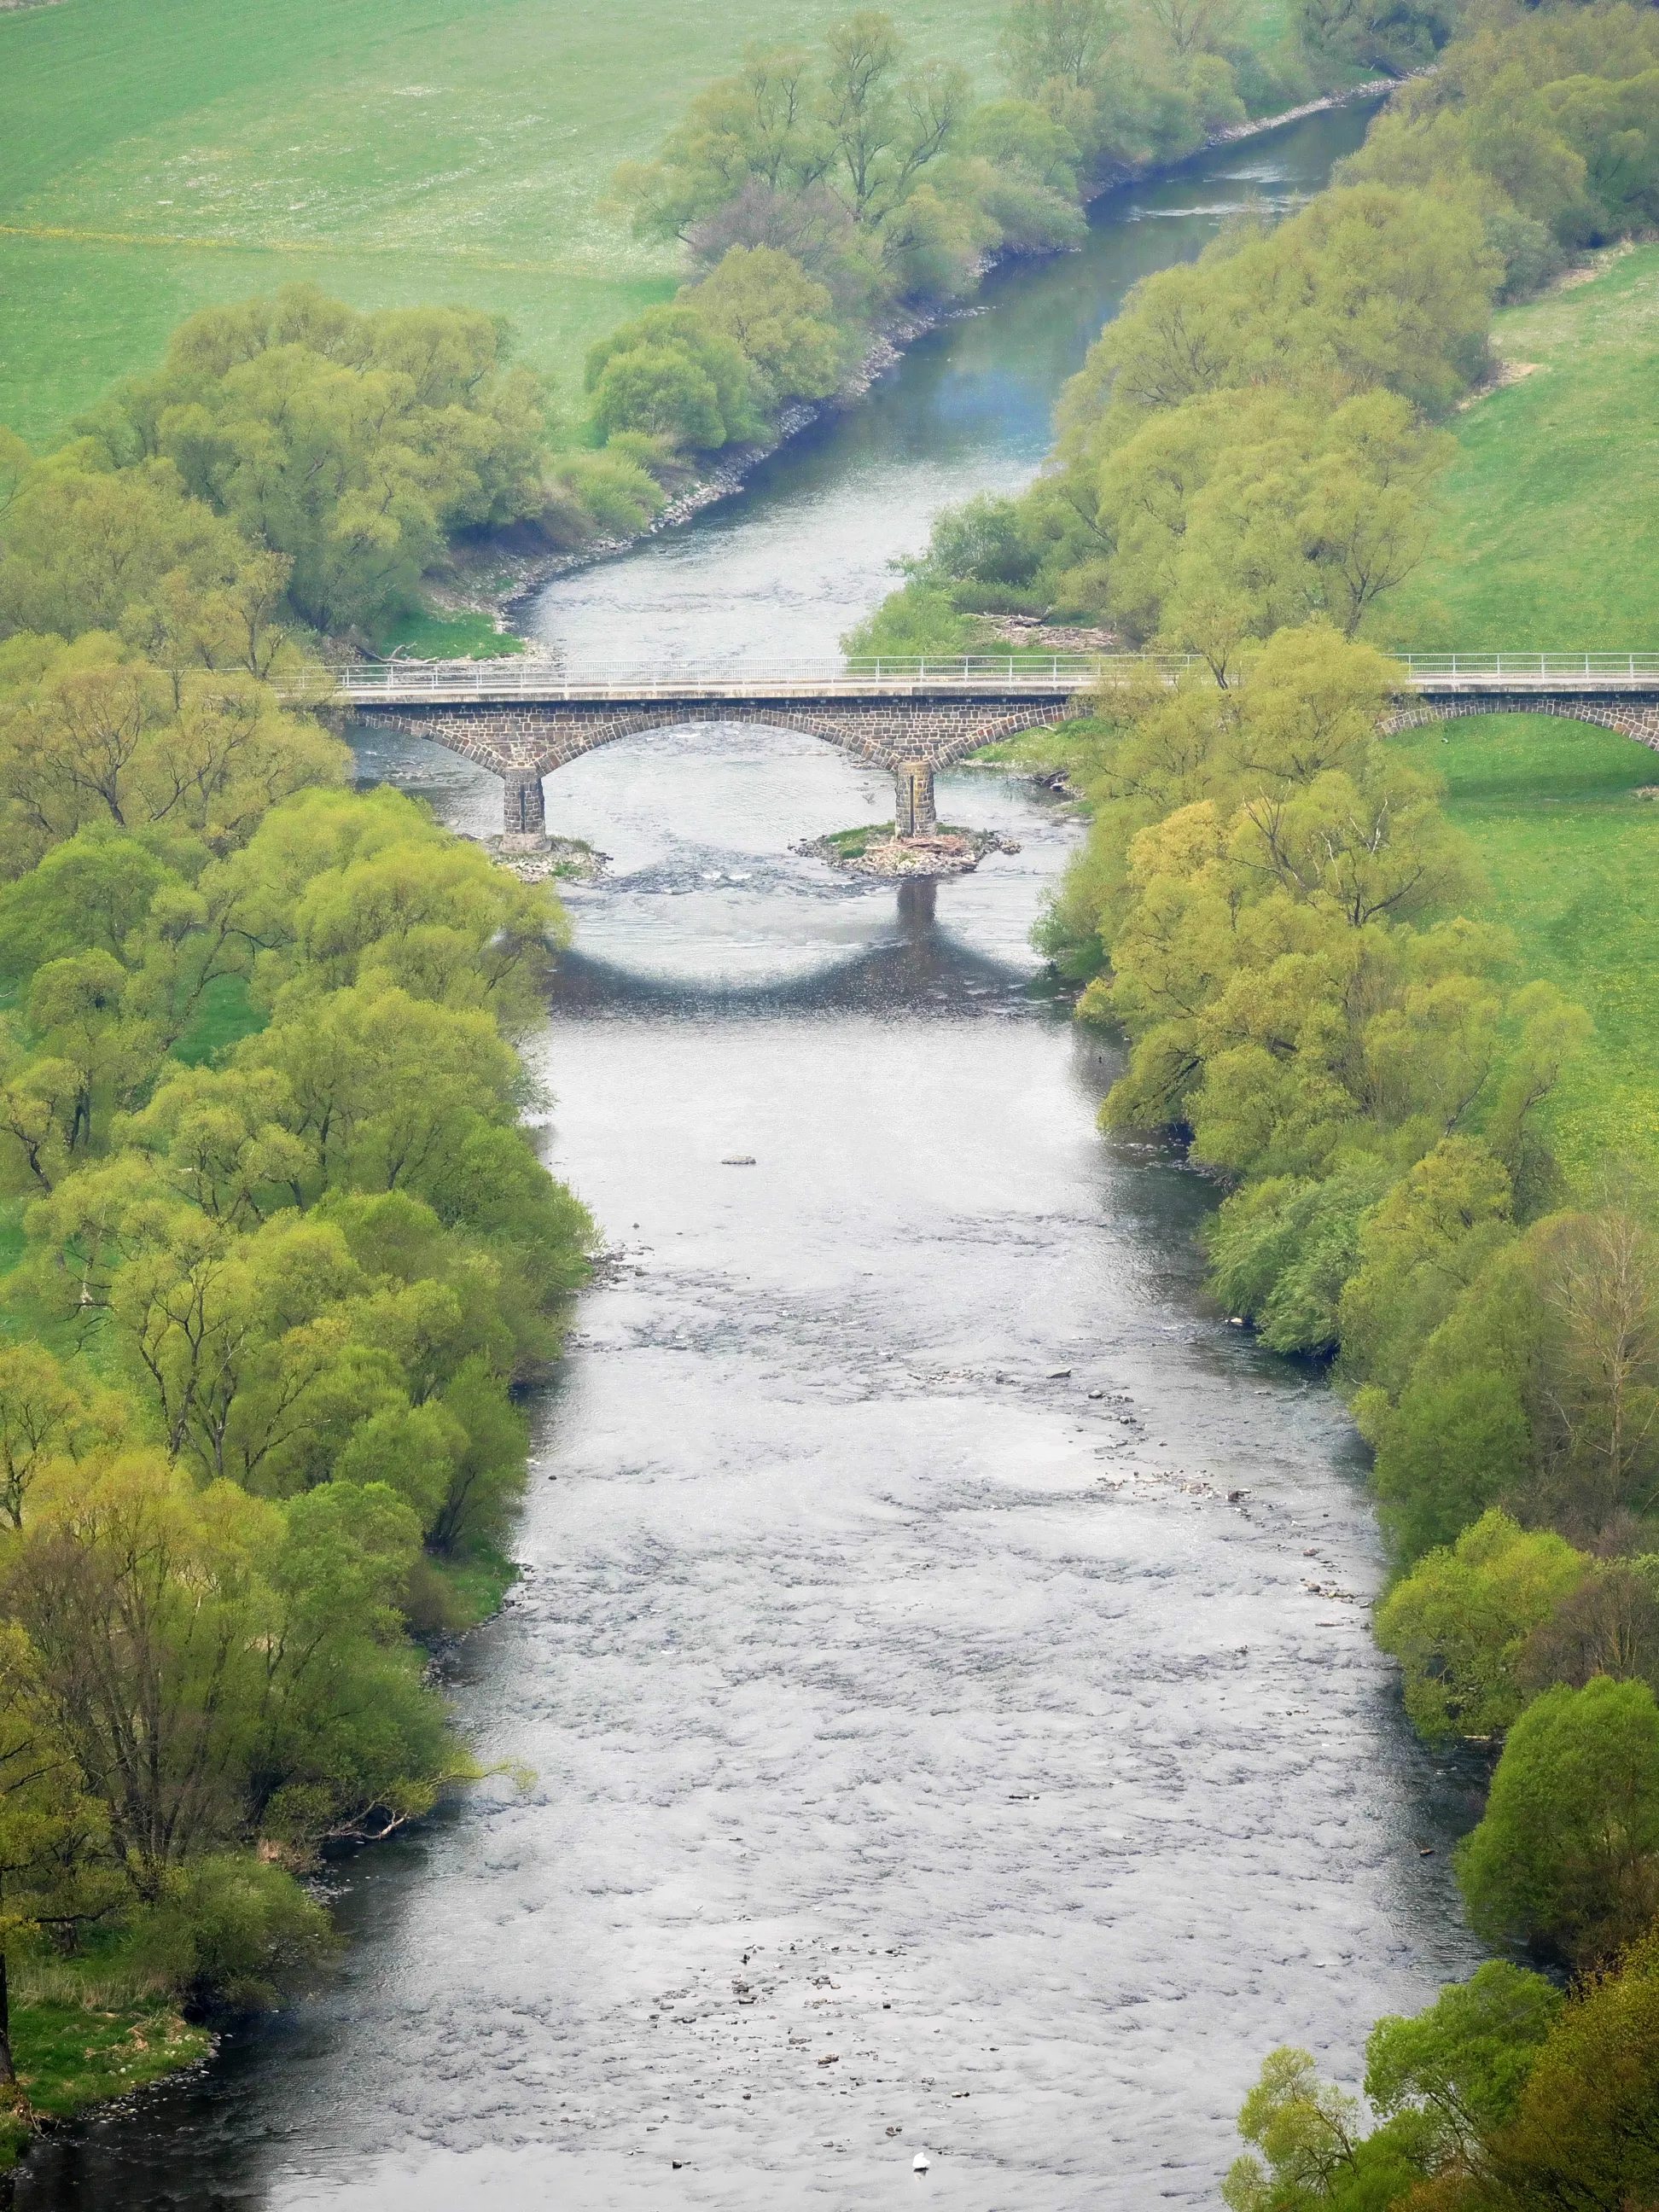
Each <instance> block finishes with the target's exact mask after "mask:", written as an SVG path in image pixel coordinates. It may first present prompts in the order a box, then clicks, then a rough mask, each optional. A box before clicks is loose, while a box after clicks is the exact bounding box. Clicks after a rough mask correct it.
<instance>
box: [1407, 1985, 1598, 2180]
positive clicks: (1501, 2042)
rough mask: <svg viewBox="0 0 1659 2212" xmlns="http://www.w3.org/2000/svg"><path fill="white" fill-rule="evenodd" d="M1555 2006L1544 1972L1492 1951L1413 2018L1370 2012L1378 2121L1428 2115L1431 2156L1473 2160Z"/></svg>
mask: <svg viewBox="0 0 1659 2212" xmlns="http://www.w3.org/2000/svg"><path fill="white" fill-rule="evenodd" d="M1561 2007H1562V1998H1561V1993H1560V1991H1559V1990H1558V1989H1557V1988H1556V1987H1555V1986H1554V1984H1553V1983H1551V1982H1547V1981H1546V1980H1545V1978H1544V1977H1543V1976H1542V1975H1541V1974H1529V1973H1526V1972H1522V1969H1521V1968H1520V1967H1518V1966H1510V1964H1509V1962H1508V1961H1507V1960H1502V1959H1489V1960H1487V1961H1486V1964H1485V1965H1484V1966H1477V1967H1476V1968H1475V1970H1474V1973H1473V1974H1472V1975H1471V1976H1470V1978H1469V1979H1468V1981H1467V1982H1453V1983H1451V1984H1449V1985H1448V1986H1447V1987H1446V1988H1445V1989H1443V1990H1441V1992H1440V1995H1439V1996H1438V1997H1437V2000H1436V2001H1435V2002H1434V2003H1433V2004H1431V2006H1430V2007H1429V2008H1428V2009H1427V2010H1426V2011H1425V2012H1420V2013H1419V2014H1417V2015H1416V2016H1415V2017H1414V2018H1411V2019H1406V2018H1402V2017H1401V2016H1400V2015H1389V2016H1387V2017H1385V2018H1383V2019H1382V2020H1379V2021H1377V2023H1376V2027H1373V2028H1372V2030H1371V2032H1370V2035H1369V2037H1368V2038H1367V2039H1366V2043H1365V2095H1366V2097H1367V2099H1368V2100H1369V2101H1370V2105H1371V2107H1372V2109H1373V2110H1374V2111H1375V2112H1378V2113H1379V2114H1381V2116H1382V2117H1383V2119H1384V2120H1389V2119H1392V2118H1395V2115H1396V2114H1399V2113H1401V2112H1410V2111H1415V2112H1419V2113H1421V2114H1423V2115H1425V2117H1426V2118H1428V2119H1429V2120H1430V2121H1431V2124H1432V2126H1433V2128H1434V2130H1435V2136H1436V2141H1435V2143H1434V2148H1433V2153H1432V2156H1433V2160H1434V2163H1435V2164H1436V2165H1437V2166H1448V2165H1455V2166H1461V2167H1465V2168H1467V2167H1468V2166H1472V2165H1476V2164H1478V2163H1479V2161H1480V2160H1481V2158H1482V2157H1483V2155H1484V2152H1485V2147H1486V2144H1487V2142H1489V2141H1490V2140H1491V2138H1492V2136H1494V2135H1495V2134H1496V2133H1497V2131H1498V2130H1499V2129H1500V2128H1504V2127H1506V2126H1507V2125H1508V2124H1510V2121H1511V2120H1512V2119H1513V2118H1514V2117H1515V2114H1516V2107H1517V2106H1518V2105H1519V2103H1520V2101H1521V2099H1522V2095H1523V2093H1524V2092H1525V2090H1526V2087H1527V2083H1528V2080H1529V2079H1530V2077H1531V2075H1532V2072H1533V2069H1534V2066H1535V2065H1536V2064H1537V2062H1538V2057H1539V2053H1540V2051H1541V2050H1542V2049H1543V2047H1544V2045H1545V2043H1546V2041H1547V2038H1548V2037H1549V2035H1550V2033H1551V2032H1552V2030H1553V2027H1554V2026H1555V2023H1556V2022H1557V2021H1558V2020H1559V2017H1560V2014H1561Z"/></svg>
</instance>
